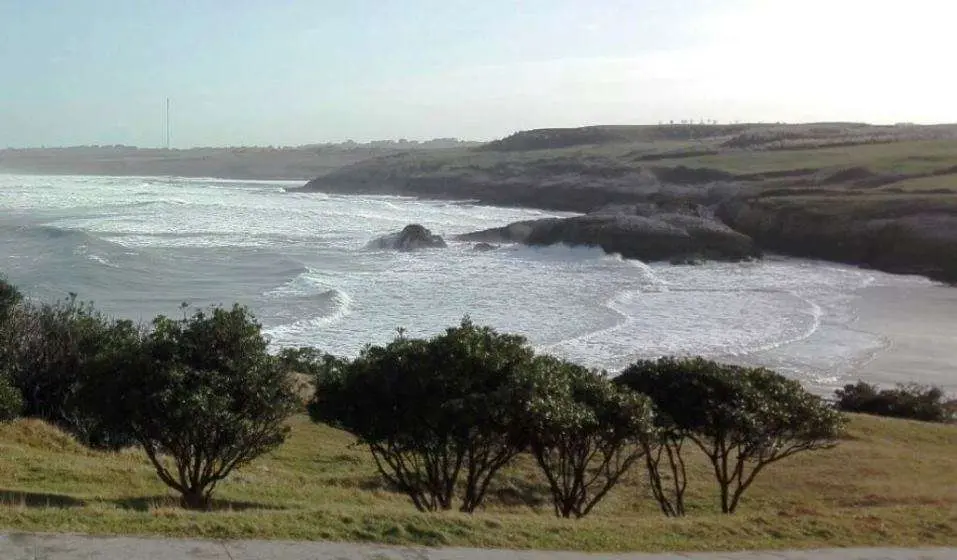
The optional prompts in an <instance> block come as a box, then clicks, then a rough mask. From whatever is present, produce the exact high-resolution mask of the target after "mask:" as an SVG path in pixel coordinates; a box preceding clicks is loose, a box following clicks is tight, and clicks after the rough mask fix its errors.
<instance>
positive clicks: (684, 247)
mask: <svg viewBox="0 0 957 560" xmlns="http://www.w3.org/2000/svg"><path fill="white" fill-rule="evenodd" d="M458 239H460V240H463V241H479V242H485V243H523V244H526V245H555V244H566V245H585V246H592V247H601V248H602V249H603V250H604V251H605V252H607V253H618V254H620V255H621V256H623V257H625V258H628V259H639V260H642V261H663V260H666V261H675V262H698V261H700V260H723V261H740V260H746V259H751V258H755V257H758V256H760V251H759V250H758V248H757V246H756V245H755V244H754V242H753V241H752V239H751V238H750V237H748V236H747V235H744V234H742V233H738V232H736V231H734V230H732V229H731V228H729V227H728V226H726V225H725V224H724V223H722V222H721V221H719V220H718V219H717V218H715V217H714V216H713V215H711V213H710V212H708V211H707V210H706V209H704V208H701V207H697V206H693V205H678V206H673V207H662V206H658V205H654V204H639V205H626V206H614V207H607V208H604V209H602V210H599V211H597V212H592V213H590V214H585V215H583V216H575V217H571V218H545V219H541V220H531V221H523V222H516V223H513V224H509V225H507V226H505V227H501V228H493V229H488V230H483V231H477V232H473V233H467V234H464V235H461V236H459V237H458Z"/></svg>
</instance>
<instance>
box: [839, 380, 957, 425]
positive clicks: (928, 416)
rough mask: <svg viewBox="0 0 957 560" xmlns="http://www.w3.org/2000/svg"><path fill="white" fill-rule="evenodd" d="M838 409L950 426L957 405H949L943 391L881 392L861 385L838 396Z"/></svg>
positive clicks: (913, 388) (909, 389)
mask: <svg viewBox="0 0 957 560" xmlns="http://www.w3.org/2000/svg"><path fill="white" fill-rule="evenodd" d="M835 395H836V396H837V406H838V408H839V409H840V410H843V411H844V412H859V413H863V414H873V415H876V416H890V417H895V418H909V419H911V420H923V421H925V422H950V421H953V420H954V418H955V411H957V401H947V400H945V398H944V391H943V390H942V389H940V388H939V387H927V386H923V385H917V384H907V385H897V387H895V388H894V389H879V388H878V387H877V386H876V385H871V384H868V383H865V382H864V381H858V382H857V383H856V384H851V385H845V386H844V388H843V389H838V390H837V391H836V392H835Z"/></svg>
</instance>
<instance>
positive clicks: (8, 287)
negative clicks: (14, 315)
mask: <svg viewBox="0 0 957 560" xmlns="http://www.w3.org/2000/svg"><path fill="white" fill-rule="evenodd" d="M22 300H23V296H22V295H21V294H20V290H18V289H17V288H16V286H14V285H13V284H10V283H9V282H7V280H6V279H5V278H4V277H3V276H2V275H0V323H2V322H3V321H4V320H5V319H6V317H7V316H8V315H9V313H10V311H12V310H13V308H14V307H16V306H17V305H18V304H19V303H20V302H21V301H22Z"/></svg>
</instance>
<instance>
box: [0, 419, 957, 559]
mask: <svg viewBox="0 0 957 560" xmlns="http://www.w3.org/2000/svg"><path fill="white" fill-rule="evenodd" d="M352 443H353V440H352V438H351V436H349V435H348V434H345V433H343V432H339V431H336V430H333V429H330V428H327V427H324V426H316V425H314V424H311V423H310V422H309V421H308V420H307V419H306V418H304V417H296V418H294V419H293V420H292V435H291V437H290V439H289V441H288V442H287V443H286V444H285V445H284V446H283V447H282V448H281V449H280V450H279V451H278V452H276V453H274V454H272V455H271V456H269V457H266V458H263V459H261V460H260V461H258V462H256V463H254V464H252V465H251V466H249V467H247V468H246V469H245V470H242V471H240V472H238V473H235V474H234V475H233V477H232V478H231V479H230V480H228V481H227V482H225V483H224V484H223V485H222V486H221V487H220V490H219V491H218V498H219V502H218V504H217V509H216V511H214V512H211V513H195V512H186V511H183V510H180V509H179V508H178V507H176V505H175V503H176V501H175V499H174V498H172V497H171V495H170V494H169V493H168V492H167V491H166V489H165V487H164V486H162V485H161V484H160V483H159V482H158V480H157V478H156V476H155V475H154V473H153V472H152V470H151V468H150V467H149V465H148V464H147V462H146V459H145V457H144V456H143V455H142V454H141V452H138V451H124V452H120V453H101V452H94V451H90V450H87V449H85V448H83V447H81V446H80V445H78V444H77V443H76V442H74V441H73V440H72V439H71V438H70V437H69V436H66V435H64V434H63V433H61V432H59V431H58V430H56V429H54V428H52V427H50V426H48V425H46V424H44V423H42V422H39V421H36V420H20V421H18V422H15V423H13V424H9V425H6V426H2V427H0V528H2V529H5V530H22V531H44V532H81V533H92V534H143V535H172V536H192V537H207V538H267V539H268V538H282V539H332V540H346V541H375V542H383V543H394V544H423V545H433V546H442V545H462V546H478V547H504V548H544V549H574V550H588V551H622V550H647V551H662V550H727V549H749V548H791V547H796V548H801V547H818V546H849V545H877V544H881V545H899V546H915V545H938V546H939V545H957V477H955V473H957V426H952V425H935V424H924V423H918V422H912V421H906V420H894V419H884V418H873V417H865V416H852V421H851V424H850V429H849V434H848V437H847V439H846V440H845V441H844V442H842V444H841V445H840V446H838V447H837V448H835V449H832V450H828V451H823V452H819V453H814V454H808V455H805V456H800V455H799V456H797V457H795V458H792V459H790V460H786V461H784V462H782V463H780V464H777V465H773V466H771V467H769V469H768V470H767V471H765V473H763V474H762V475H761V477H759V479H758V481H757V482H756V483H755V487H754V488H752V490H751V491H750V493H749V494H747V495H746V496H745V501H744V502H743V504H742V506H741V511H740V513H739V514H736V515H733V516H722V515H720V514H719V513H717V508H716V500H715V492H714V486H713V482H711V480H710V479H709V477H708V473H707V470H706V469H705V464H704V463H703V462H702V461H701V458H700V457H698V456H695V457H694V461H693V465H692V473H691V474H690V479H691V483H690V487H689V498H690V499H689V506H690V507H689V516H688V517H687V518H685V519H680V520H673V519H666V518H664V517H663V516H662V515H661V514H660V513H659V512H658V510H657V506H656V505H655V504H654V502H653V501H652V500H651V499H650V498H648V497H647V493H646V487H645V485H644V483H643V480H642V478H643V477H642V472H641V471H640V470H636V471H635V472H634V474H633V476H631V478H630V479H628V480H626V481H625V482H624V483H623V484H621V485H619V487H617V488H616V489H615V490H614V491H613V493H612V494H611V495H610V496H609V497H608V498H607V499H606V500H605V501H604V502H603V503H602V504H600V505H599V507H598V508H597V509H596V511H595V512H593V514H592V516H590V517H589V518H586V519H583V520H578V521H571V520H558V519H556V518H554V517H553V515H552V513H551V507H550V503H549V501H548V496H547V495H546V493H545V489H544V488H543V486H542V480H541V479H540V478H539V477H538V475H537V472H536V471H535V469H534V468H533V465H532V464H531V462H530V461H524V462H521V463H520V464H518V465H516V467H515V468H513V469H512V470H511V471H510V472H509V473H507V476H506V477H504V479H503V480H502V482H501V483H500V484H499V485H498V487H497V488H495V490H494V491H493V493H492V496H491V500H490V501H489V503H488V505H487V507H486V509H485V511H483V512H481V513H478V514H475V515H473V516H468V515H464V514H459V513H453V512H449V513H441V514H421V513H417V512H416V511H415V510H414V509H413V507H412V505H411V503H409V502H408V500H407V499H406V498H405V497H404V496H403V495H401V494H397V493H394V492H392V491H390V490H389V489H387V488H384V487H383V486H382V484H381V483H380V481H379V478H378V477H377V476H376V473H375V471H374V468H373V466H372V464H371V460H370V459H369V458H368V456H367V452H366V451H365V450H364V449H363V448H358V447H354V446H352ZM527 502H531V503H533V504H536V505H534V506H527V505H521V504H525V503H527Z"/></svg>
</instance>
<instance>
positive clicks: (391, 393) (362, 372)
mask: <svg viewBox="0 0 957 560" xmlns="http://www.w3.org/2000/svg"><path fill="white" fill-rule="evenodd" d="M532 356H533V353H532V351H531V349H530V348H529V347H528V345H527V344H526V342H525V339H523V338H522V337H518V336H512V335H506V334H499V333H497V332H495V331H494V330H492V329H490V328H487V327H477V326H475V325H474V324H472V322H471V321H469V320H468V319H465V320H463V321H462V323H461V324H460V325H459V326H458V327H455V328H450V329H448V330H446V332H445V333H443V334H441V335H438V336H435V337H433V338H431V339H428V340H423V339H410V338H406V337H405V336H404V335H403V334H402V333H401V332H400V334H399V335H398V336H397V337H396V339H395V340H394V341H393V342H391V343H390V344H388V345H387V346H384V347H379V346H370V347H367V348H366V349H364V350H363V351H362V352H361V353H360V355H359V357H358V358H356V359H355V360H353V361H351V362H339V363H335V364H330V367H327V368H325V370H324V372H323V373H322V374H320V375H319V376H318V377H317V381H316V395H315V398H314V399H313V401H312V402H311V403H310V405H309V412H310V416H311V417H312V418H313V419H314V420H315V421H321V422H327V423H329V424H331V425H334V426H337V427H340V428H342V429H345V430H347V431H349V432H351V433H352V434H354V435H355V436H356V437H357V438H358V440H359V441H360V442H361V443H363V444H365V445H367V446H368V447H369V450H370V452H371V453H372V457H373V459H374V461H375V463H376V466H377V467H378V470H379V473H380V474H381V476H382V477H383V478H384V479H385V480H386V481H387V482H388V483H389V484H391V485H393V486H394V487H396V488H398V489H400V490H401V491H403V492H405V493H406V494H408V496H409V497H410V499H411V500H412V502H413V504H414V505H415V507H416V508H418V509H419V510H420V511H435V510H443V509H450V508H451V507H452V503H453V501H454V498H455V491H456V488H457V487H458V486H459V481H460V479H462V478H464V490H463V496H462V500H461V506H460V508H461V510H462V511H465V512H472V511H474V510H475V509H476V508H477V507H479V506H480V504H481V503H482V501H483V499H484V497H485V495H486V493H487V491H488V487H489V484H490V483H491V481H492V479H493V478H494V477H495V475H496V474H497V473H498V472H499V471H500V470H501V468H502V467H503V466H504V465H506V464H507V463H508V462H509V461H511V460H512V459H513V458H514V457H515V455H517V454H518V453H519V452H520V451H521V450H522V447H523V442H522V441H521V439H520V434H518V433H517V432H515V431H514V426H515V422H514V421H513V418H514V417H515V416H516V415H517V414H518V413H519V412H520V409H519V406H520V402H519V401H518V400H517V399H516V396H515V393H514V392H513V391H512V387H513V384H512V381H513V380H514V379H515V378H516V376H517V375H518V374H519V373H520V372H521V371H522V370H523V368H525V367H527V364H529V363H530V362H531V359H532Z"/></svg>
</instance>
